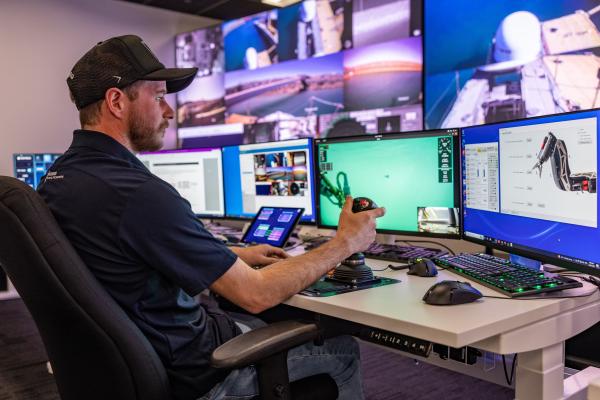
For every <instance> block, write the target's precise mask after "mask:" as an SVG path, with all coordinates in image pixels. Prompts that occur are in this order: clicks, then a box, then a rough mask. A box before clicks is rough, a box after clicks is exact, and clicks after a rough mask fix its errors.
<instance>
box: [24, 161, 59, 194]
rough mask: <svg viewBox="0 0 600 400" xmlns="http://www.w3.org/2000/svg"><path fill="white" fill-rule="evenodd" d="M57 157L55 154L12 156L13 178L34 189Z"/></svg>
mask: <svg viewBox="0 0 600 400" xmlns="http://www.w3.org/2000/svg"><path fill="white" fill-rule="evenodd" d="M58 157H60V154H57V153H27V154H22V153H20V154H13V165H14V172H15V178H17V179H19V180H20V181H23V182H25V183H26V184H28V185H29V186H31V187H32V188H34V189H36V188H37V186H38V185H39V183H40V180H41V179H42V177H43V176H44V175H46V172H47V171H48V169H49V168H50V167H51V166H52V164H54V161H55V160H56V159H57V158H58Z"/></svg>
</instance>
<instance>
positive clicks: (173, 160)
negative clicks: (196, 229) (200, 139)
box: [138, 148, 225, 217]
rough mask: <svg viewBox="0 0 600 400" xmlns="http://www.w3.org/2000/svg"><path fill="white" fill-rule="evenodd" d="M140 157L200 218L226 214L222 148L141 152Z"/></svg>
mask: <svg viewBox="0 0 600 400" xmlns="http://www.w3.org/2000/svg"><path fill="white" fill-rule="evenodd" d="M138 158H139V159H140V160H141V161H142V162H143V163H144V165H146V167H147V168H148V169H149V170H150V172H152V173H153V174H154V175H156V176H158V177H159V178H161V179H162V180H164V181H166V182H168V183H170V184H171V185H172V186H173V187H174V188H175V189H176V190H177V191H178V192H179V194H180V195H181V196H182V197H183V198H185V199H186V200H187V201H189V202H190V205H191V206H192V211H193V212H194V213H195V214H196V215H198V216H206V217H223V216H224V215H225V204H224V200H223V169H222V161H221V149H220V148H203V149H189V150H163V151H157V152H150V153H140V154H139V155H138Z"/></svg>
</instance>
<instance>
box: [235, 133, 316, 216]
mask: <svg viewBox="0 0 600 400" xmlns="http://www.w3.org/2000/svg"><path fill="white" fill-rule="evenodd" d="M312 151H313V150H312V140H311V139H296V140H287V141H280V142H269V143H260V144H248V145H240V146H226V147H223V177H224V180H225V214H226V216H227V217H230V218H252V217H254V216H255V215H256V213H257V212H258V210H259V209H260V208H261V207H291V208H304V210H305V211H304V215H303V217H302V221H306V222H314V221H315V211H314V209H315V195H314V193H315V191H314V174H313V164H312V160H313V158H312V157H313V155H312Z"/></svg>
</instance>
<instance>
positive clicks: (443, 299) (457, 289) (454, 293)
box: [423, 281, 483, 306]
mask: <svg viewBox="0 0 600 400" xmlns="http://www.w3.org/2000/svg"><path fill="white" fill-rule="evenodd" d="M482 296H483V295H482V294H481V292H480V291H479V290H477V289H475V288H474V287H473V286H471V284H469V283H468V282H459V281H441V282H438V283H436V284H435V285H433V286H432V287H430V288H429V290H428V291H427V293H425V296H423V301H424V302H425V303H427V304H433V305H436V306H445V305H451V304H465V303H471V302H473V301H475V300H477V299H480V298H481V297H482Z"/></svg>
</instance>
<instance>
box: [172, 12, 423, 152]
mask: <svg viewBox="0 0 600 400" xmlns="http://www.w3.org/2000/svg"><path fill="white" fill-rule="evenodd" d="M421 9H422V0H306V1H302V2H299V3H296V4H294V5H291V6H289V7H285V8H281V9H278V10H271V11H267V12H263V13H260V14H256V15H253V16H249V17H245V18H241V19H237V20H232V21H227V22H225V23H223V24H220V25H218V26H213V27H209V28H205V29H200V30H198V31H194V32H189V33H183V34H180V35H178V36H177V37H176V48H177V57H176V58H177V59H176V62H177V66H178V67H183V66H186V67H189V66H197V67H198V68H199V69H200V70H199V72H198V76H197V78H196V79H195V80H194V82H193V84H192V85H190V87H188V88H187V89H186V90H184V91H182V92H180V93H179V94H178V97H177V120H178V136H179V140H180V143H179V144H180V146H181V147H184V148H185V147H198V146H201V147H203V146H213V145H215V143H216V142H219V141H220V136H226V137H223V140H224V142H223V143H224V144H226V145H231V144H242V143H245V144H248V143H261V142H267V141H273V140H286V139H298V138H305V137H325V136H328V135H337V136H340V135H353V134H365V133H373V134H374V133H381V132H389V131H392V130H393V131H396V132H397V131H409V130H419V129H422V127H423V110H422V101H423V88H422V70H423V61H422V60H423V45H422V38H421V34H422V26H421V25H422V21H421V15H422V10H421ZM227 125H234V126H235V128H231V127H227ZM240 126H243V128H240Z"/></svg>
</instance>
